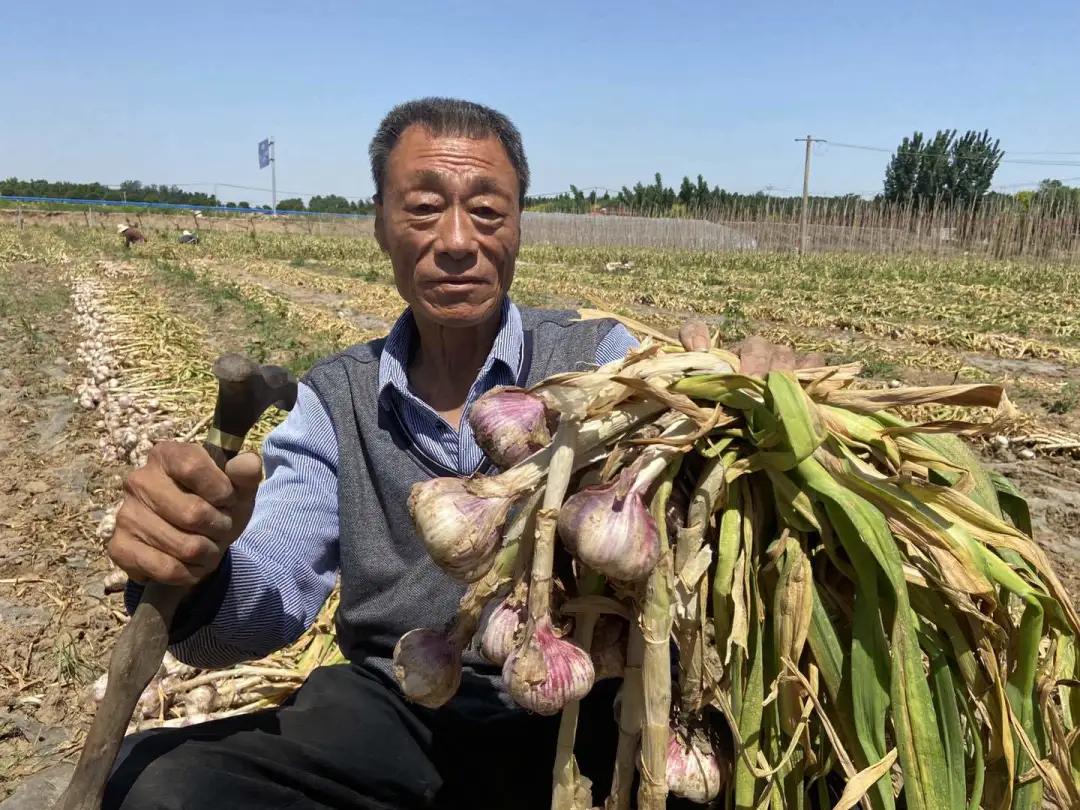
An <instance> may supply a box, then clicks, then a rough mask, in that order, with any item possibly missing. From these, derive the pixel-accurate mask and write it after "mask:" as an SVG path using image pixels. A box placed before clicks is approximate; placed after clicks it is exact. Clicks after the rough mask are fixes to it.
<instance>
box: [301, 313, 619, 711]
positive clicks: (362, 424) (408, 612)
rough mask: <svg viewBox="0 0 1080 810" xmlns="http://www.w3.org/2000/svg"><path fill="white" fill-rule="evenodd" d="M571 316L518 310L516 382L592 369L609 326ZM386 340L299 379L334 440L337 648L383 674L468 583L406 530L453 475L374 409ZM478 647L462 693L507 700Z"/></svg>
mask: <svg viewBox="0 0 1080 810" xmlns="http://www.w3.org/2000/svg"><path fill="white" fill-rule="evenodd" d="M576 317H577V316H576V313H573V312H562V311H551V310H538V309H526V308H522V309H521V320H522V328H523V330H524V333H525V348H524V352H523V355H522V357H523V360H522V369H521V374H520V378H519V379H518V381H517V383H518V385H521V386H528V385H533V384H534V383H536V382H539V381H540V380H542V379H544V378H545V377H548V376H550V375H552V374H556V373H559V372H564V371H571V370H575V369H581V368H585V367H588V366H591V365H594V364H595V361H596V350H597V347H598V346H599V344H600V342H601V340H603V338H604V336H605V335H607V333H608V332H609V331H610V330H611V328H612V327H613V326H614V322H612V321H607V320H605V321H576V320H575V318H576ZM384 343H385V339H381V338H380V339H378V340H373V341H370V342H368V343H362V344H357V345H355V346H352V347H350V348H348V349H346V350H345V351H343V352H341V353H339V354H336V355H333V356H331V357H329V358H327V359H325V360H323V361H321V362H320V363H318V364H317V365H316V366H314V367H313V368H312V369H311V371H309V372H308V374H307V375H306V377H305V378H304V382H305V383H306V384H307V385H309V386H310V387H311V388H312V389H314V391H315V392H316V394H318V396H319V398H320V399H321V400H322V403H323V405H324V406H325V407H326V410H327V412H328V413H329V415H330V419H331V421H332V422H333V424H334V430H335V432H336V434H337V442H338V519H339V527H340V535H339V536H340V566H341V602H340V604H339V606H338V611H337V616H336V619H335V624H336V628H337V640H338V644H339V645H340V646H341V650H342V652H343V653H344V654H345V656H346V657H347V658H348V659H349V660H350V661H353V662H355V663H358V664H362V665H364V666H368V667H372V668H374V669H376V670H378V671H380V672H382V673H384V674H387V675H389V674H390V673H391V672H392V665H391V659H392V656H393V651H394V645H395V644H396V643H397V640H398V639H399V638H400V637H401V636H402V635H403V634H404V633H406V632H408V631H409V630H411V629H413V628H414V627H432V628H436V629H442V628H444V627H446V626H447V625H448V624H449V623H450V622H451V621H452V620H453V618H454V615H455V614H456V612H457V605H458V600H459V599H460V598H461V596H462V595H463V594H464V593H465V587H466V586H465V585H463V584H462V583H460V582H458V581H457V580H454V579H452V578H451V577H450V576H449V575H447V574H446V573H444V572H443V571H442V569H440V568H439V567H438V566H436V565H435V563H434V562H432V560H431V558H430V557H429V556H428V554H427V551H426V550H425V548H424V544H423V543H422V542H421V541H420V539H419V538H418V537H417V536H416V533H415V531H414V530H413V525H412V519H411V518H410V517H409V510H408V505H407V502H408V498H409V491H410V489H411V488H412V485H413V484H415V483H417V482H418V481H424V480H427V479H429V478H435V477H438V476H447V475H456V474H457V473H456V472H454V471H452V470H447V469H444V468H442V467H441V466H439V465H437V464H436V463H435V462H433V461H431V460H430V459H428V458H426V457H425V456H423V455H422V454H421V453H420V451H419V450H418V449H417V448H416V447H415V446H414V445H413V443H412V442H411V441H410V440H409V438H408V436H407V435H406V433H405V430H404V429H403V427H402V424H401V422H400V420H399V419H398V417H397V414H396V412H395V411H394V410H393V409H388V408H384V407H380V405H379V402H378V386H379V356H380V354H381V353H382V348H383V344H384ZM483 471H484V469H483V468H482V469H481V472H483ZM476 647H477V644H476V642H475V641H474V643H473V645H472V648H470V649H469V650H467V651H466V653H465V656H464V661H465V675H464V677H463V689H462V691H463V693H470V692H471V693H473V694H474V695H476V696H477V697H478V698H479V699H480V701H481V702H489V701H490V698H491V697H496V698H497V702H498V703H499V704H505V702H506V697H505V695H500V694H499V692H501V682H500V681H499V672H498V668H497V667H493V666H491V665H490V664H488V663H486V662H485V661H484V660H483V659H482V658H481V657H480V655H479V653H478V652H477V651H476ZM463 697H464V695H463Z"/></svg>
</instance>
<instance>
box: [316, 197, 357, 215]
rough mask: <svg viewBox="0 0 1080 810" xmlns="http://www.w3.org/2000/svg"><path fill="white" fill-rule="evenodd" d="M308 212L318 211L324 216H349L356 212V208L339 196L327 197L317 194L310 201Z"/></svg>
mask: <svg viewBox="0 0 1080 810" xmlns="http://www.w3.org/2000/svg"><path fill="white" fill-rule="evenodd" d="M308 210H309V211H318V212H319V213H322V214H349V213H352V212H354V211H355V206H353V205H352V204H351V203H350V202H349V201H348V200H347V199H345V198H344V197H341V196H339V195H337V194H327V195H325V196H321V195H318V194H316V195H315V196H314V197H312V198H311V199H310V200H308Z"/></svg>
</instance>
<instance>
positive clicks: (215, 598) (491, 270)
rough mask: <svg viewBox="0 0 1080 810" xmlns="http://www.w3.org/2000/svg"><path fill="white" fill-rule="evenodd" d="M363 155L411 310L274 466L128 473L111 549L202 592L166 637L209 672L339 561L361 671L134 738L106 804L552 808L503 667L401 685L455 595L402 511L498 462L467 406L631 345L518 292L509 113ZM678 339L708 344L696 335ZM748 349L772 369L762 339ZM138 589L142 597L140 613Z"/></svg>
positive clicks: (197, 458) (399, 124) (429, 113)
mask: <svg viewBox="0 0 1080 810" xmlns="http://www.w3.org/2000/svg"><path fill="white" fill-rule="evenodd" d="M370 155H371V167H372V173H373V175H374V180H375V187H376V190H377V196H376V198H375V202H376V218H375V235H376V238H377V239H378V242H379V245H380V246H381V247H382V249H383V250H384V251H385V252H386V253H387V255H388V256H389V257H390V261H391V263H392V265H393V270H394V280H395V283H396V285H397V289H398V291H399V292H400V294H401V296H402V298H403V299H404V300H405V303H406V304H407V305H408V308H407V309H406V310H405V313H404V314H403V315H402V316H401V318H400V319H399V320H398V322H397V323H396V324H395V325H394V327H393V329H392V330H391V332H390V334H389V335H388V336H387V337H386V338H385V339H380V340H376V341H372V342H371V343H366V344H362V345H357V346H353V347H351V348H349V349H346V350H345V351H343V352H341V353H340V354H338V355H336V356H333V357H330V358H328V359H326V360H324V361H322V362H321V363H319V364H317V365H316V366H315V367H314V368H313V369H312V370H311V371H310V372H309V373H308V374H307V376H306V377H305V378H304V381H303V383H302V384H301V385H300V391H299V397H298V400H297V405H296V408H295V409H294V410H293V411H292V413H291V414H290V415H289V417H288V419H287V420H286V421H285V422H284V424H282V425H281V426H280V427H279V428H277V429H276V430H275V431H274V432H273V433H272V434H271V435H270V436H269V437H268V438H267V440H266V442H265V443H264V445H263V459H262V462H260V460H259V458H258V457H257V456H255V455H252V454H246V455H241V456H238V457H237V458H236V459H234V460H233V461H232V462H231V463H230V464H229V465H228V467H227V469H226V472H225V473H222V472H220V471H218V470H217V469H216V468H215V466H214V465H213V463H212V462H211V461H210V458H209V456H207V455H206V453H205V452H204V451H203V450H202V449H201V448H200V447H197V446H195V445H188V444H176V443H164V444H159V445H157V446H156V447H155V448H154V450H153V452H152V453H151V455H150V460H149V462H148V464H147V465H146V467H144V468H143V469H140V470H138V471H136V472H134V473H132V474H131V476H130V477H129V479H128V482H127V486H126V497H125V500H124V504H123V507H122V508H121V510H120V513H119V514H118V516H117V528H116V533H115V535H114V537H113V539H112V542H111V544H110V547H109V553H110V555H111V556H112V558H113V559H114V560H115V561H116V563H117V564H118V565H119V566H120V567H121V568H123V569H124V570H125V571H127V572H128V574H129V575H130V576H131V578H132V580H133V581H134V582H145V581H146V580H159V581H163V582H169V583H176V584H185V585H193V584H195V585H196V586H197V587H196V588H195V590H194V592H193V595H192V596H191V597H190V599H189V600H188V601H187V603H186V604H185V605H183V606H182V608H181V612H180V613H179V614H178V616H177V621H176V623H175V626H174V628H173V635H172V639H171V641H172V650H173V652H174V654H175V655H176V656H177V657H179V658H180V659H182V660H185V661H187V662H190V663H192V664H195V665H197V666H203V667H218V666H224V665H227V664H231V663H234V662H237V661H241V660H244V659H252V658H258V657H260V656H263V655H266V654H268V653H270V652H272V651H273V650H275V649H278V648H280V647H282V646H284V645H286V644H288V643H290V642H292V641H294V640H295V639H296V638H297V637H298V636H299V635H300V634H301V633H302V632H303V631H304V629H305V628H307V627H308V626H310V625H311V623H312V622H313V621H314V619H315V617H316V614H317V613H318V611H319V609H320V607H321V605H322V604H323V602H324V601H325V600H326V598H327V596H328V594H329V593H330V590H331V588H332V587H333V584H334V580H335V577H336V576H337V575H338V574H339V573H340V577H341V604H340V607H339V609H338V613H337V618H336V623H337V632H338V642H339V644H340V645H341V649H342V651H343V652H344V654H345V656H346V657H347V658H348V660H349V662H350V663H349V664H347V665H342V666H336V667H327V668H323V669H320V670H316V671H315V672H314V673H312V675H311V676H310V677H309V678H308V680H307V682H306V683H305V684H304V685H303V686H302V687H301V688H300V689H299V691H298V692H297V693H296V695H295V696H294V697H293V698H292V699H291V700H290V701H289V702H288V703H287V704H286V705H285V706H283V707H282V708H280V709H275V710H271V711H265V712H262V713H259V714H255V715H251V716H244V717H236V718H228V719H223V720H218V721H214V722H210V723H205V724H202V725H196V726H192V727H189V728H185V729H176V730H168V731H158V732H150V733H146V734H142V735H137V736H135V737H133V738H130V739H129V740H128V741H127V743H126V745H125V750H124V751H123V752H122V758H121V760H120V762H119V764H118V766H117V768H116V770H115V771H114V774H113V776H112V779H111V781H110V784H109V788H108V791H107V793H106V799H105V806H106V807H124V808H166V807H167V808H179V807H185V808H187V807H192V808H194V807H229V808H269V807H280V808H295V809H298V808H322V807H335V808H337V807H341V808H346V807H348V808H413V807H417V808H419V807H463V808H464V807H469V808H495V807H507V808H526V807H534V806H535V807H546V806H548V803H549V795H550V773H551V764H552V755H553V751H554V744H555V735H556V729H557V720H556V719H555V718H539V717H533V716H529V715H527V714H525V713H524V712H523V711H521V710H519V709H517V708H516V707H514V706H513V705H512V704H511V703H510V702H509V700H508V699H507V697H506V695H505V692H504V691H503V690H502V688H501V684H500V681H499V677H498V671H497V669H496V668H494V667H491V666H489V665H486V664H485V663H484V662H483V660H482V659H481V658H480V657H479V656H478V655H477V654H475V653H472V654H468V655H467V656H466V665H467V666H466V674H465V677H464V678H463V683H462V688H461V690H460V693H459V694H458V696H457V697H456V698H454V699H453V700H452V701H451V702H450V703H449V704H448V705H447V706H445V707H444V708H442V709H439V710H437V711H433V710H429V709H425V708H423V707H420V706H417V705H413V704H410V703H408V702H406V701H405V700H404V698H403V697H402V696H401V694H400V692H399V691H398V690H397V688H396V685H395V683H394V681H393V678H392V677H391V664H390V658H391V655H392V651H393V647H394V644H395V642H396V641H397V639H398V638H399V637H400V636H401V635H402V634H403V633H404V632H406V631H407V630H409V629H411V628H413V627H418V626H432V627H439V626H442V625H444V624H445V623H446V622H447V621H448V620H449V619H450V618H451V617H452V616H453V615H454V612H455V609H456V606H457V602H458V599H459V597H460V596H461V594H462V593H463V590H464V588H463V586H462V585H460V584H459V583H457V582H455V581H454V580H452V579H450V578H449V577H448V576H447V575H446V574H444V573H443V572H442V571H441V570H440V569H439V568H437V567H436V566H435V565H434V563H433V562H432V561H431V560H430V559H429V558H428V556H427V554H426V552H425V550H424V547H423V545H422V543H421V542H420V541H419V540H418V538H417V537H416V536H415V534H414V532H413V530H412V525H411V521H410V519H409V515H408V511H407V508H406V500H407V497H408V494H409V490H410V487H411V486H412V485H413V484H414V483H416V482H417V481H421V480H424V479H427V478H430V477H433V476H440V475H471V474H473V473H475V472H478V471H483V470H485V469H486V462H485V459H484V457H483V454H482V453H481V451H480V449H479V448H478V447H477V444H476V442H475V440H474V438H473V435H472V432H471V431H470V428H469V423H468V421H467V419H466V416H467V414H468V411H469V407H470V406H471V404H472V403H473V402H475V401H476V398H477V397H478V396H479V395H480V394H482V393H483V392H485V391H487V390H489V389H490V388H492V387H493V386H496V385H511V384H516V385H530V384H532V383H535V382H536V381H538V380H540V379H542V378H544V377H545V376H548V375H550V374H553V373H555V372H560V371H566V370H568V369H571V368H579V367H582V366H585V365H591V364H598V363H604V362H607V361H609V360H612V359H614V358H617V357H620V356H622V355H624V354H625V353H626V351H627V350H628V349H630V348H631V347H633V346H634V345H635V341H634V339H633V338H632V337H631V336H630V335H629V333H628V332H627V331H626V330H625V329H624V328H623V327H621V326H618V325H616V324H614V323H613V322H610V321H585V322H582V321H579V320H577V319H576V318H575V317H574V315H573V313H569V312H558V311H547V310H535V309H519V308H518V307H516V306H515V305H514V304H513V303H511V301H510V298H509V296H508V292H509V289H510V286H511V282H512V281H513V278H514V261H515V257H516V256H517V252H518V246H519V242H520V233H521V209H522V204H523V201H524V198H525V191H526V188H527V186H528V179H529V171H528V166H527V163H526V160H525V154H524V151H523V149H522V144H521V139H520V136H519V134H518V132H517V130H516V129H515V127H514V126H513V124H511V122H510V121H509V120H507V118H505V117H504V116H503V115H501V114H499V113H497V112H495V111H494V110H491V109H488V108H486V107H482V106H480V105H477V104H472V103H468V102H463V101H455V100H447V99H425V100H421V101H415V102H410V103H407V104H403V105H401V106H399V107H397V108H395V109H394V110H392V111H391V112H390V113H389V114H388V115H387V117H386V118H385V119H384V120H383V122H382V124H381V125H380V127H379V129H378V132H377V133H376V135H375V138H374V140H373V141H372V143H371V148H370ZM682 338H683V341H684V343H687V344H688V345H693V346H695V347H698V348H704V345H705V344H707V341H708V335H707V332H706V330H705V329H704V328H703V326H702V325H700V324H690V325H688V326H686V327H684V329H683V332H682ZM755 347H756V350H757V351H759V352H764V355H763V356H762V357H757V358H755V359H754V360H753V362H755V363H758V364H762V363H764V364H765V365H766V367H767V364H768V362H769V356H768V355H769V351H770V348H769V347H768V346H767V345H766V346H764V347H763V346H762V345H761V344H756V345H755ZM781 361H784V358H781ZM263 465H265V468H266V480H265V482H263V483H262V484H261V486H260V481H261V480H262V473H263ZM138 595H139V586H137V585H132V586H130V588H129V593H128V597H129V598H128V601H129V607H131V606H133V605H134V604H135V603H136V602H137V600H138ZM604 686H605V685H604V684H600V685H599V686H598V687H597V689H595V690H594V693H593V694H591V695H590V696H589V698H587V699H586V701H584V704H583V714H584V716H585V719H584V721H583V723H582V738H583V739H582V743H581V745H580V746H579V749H580V751H581V764H582V768H583V770H585V771H586V773H588V774H589V775H590V776H592V777H593V779H594V782H595V783H596V789H597V794H598V795H597V797H596V798H597V801H598V802H599V801H602V799H603V796H602V795H601V794H602V793H603V792H604V791H605V789H606V787H607V784H608V780H609V779H610V773H609V772H607V771H605V769H604V763H609V762H610V761H611V758H612V751H613V749H614V745H615V739H616V731H615V726H614V723H613V721H612V713H611V698H612V693H611V688H610V687H608V688H604Z"/></svg>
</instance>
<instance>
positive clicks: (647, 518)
mask: <svg viewBox="0 0 1080 810" xmlns="http://www.w3.org/2000/svg"><path fill="white" fill-rule="evenodd" d="M649 484H651V480H645V479H644V477H639V478H638V479H636V480H635V478H634V473H633V470H632V469H627V470H624V471H623V472H622V473H620V474H619V477H618V478H616V479H615V480H614V481H612V482H610V483H608V484H599V485H597V486H592V487H586V488H585V489H583V490H581V491H580V492H578V493H577V494H575V495H571V496H570V497H569V498H567V500H566V503H565V504H563V507H562V509H561V510H560V512H559V536H560V537H562V539H563V543H564V544H565V545H566V547H567V549H569V551H570V552H571V553H572V554H574V556H576V557H577V558H578V559H579V560H581V562H583V563H584V564H585V565H587V566H589V567H590V568H592V569H593V570H595V571H599V572H600V573H601V574H604V575H605V576H608V577H611V578H612V579H617V580H621V581H623V582H636V581H638V580H641V579H644V578H645V577H646V576H648V575H649V572H650V571H652V569H653V566H655V565H656V561H657V559H658V558H659V556H660V536H659V534H658V533H657V530H656V521H655V520H653V517H652V515H650V514H649V510H648V509H647V508H646V506H645V503H644V501H643V500H642V497H641V496H642V493H643V492H644V491H645V490H646V489H648V487H649Z"/></svg>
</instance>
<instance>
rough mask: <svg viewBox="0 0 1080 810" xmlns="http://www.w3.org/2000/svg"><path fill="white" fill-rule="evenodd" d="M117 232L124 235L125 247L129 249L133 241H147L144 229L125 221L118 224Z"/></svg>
mask: <svg viewBox="0 0 1080 810" xmlns="http://www.w3.org/2000/svg"><path fill="white" fill-rule="evenodd" d="M116 232H117V233H118V234H120V235H121V236H122V237H124V247H125V248H127V249H130V248H131V245H132V243H133V242H145V241H146V237H145V236H143V233H142V231H140V230H139V229H138V228H133V227H131V226H130V225H125V224H124V223H123V222H121V223H120V224H119V225H117V226H116Z"/></svg>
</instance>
